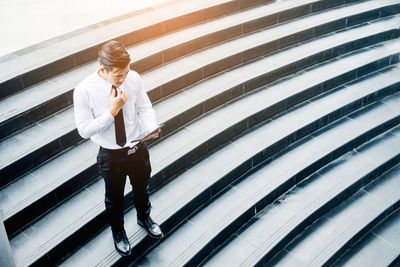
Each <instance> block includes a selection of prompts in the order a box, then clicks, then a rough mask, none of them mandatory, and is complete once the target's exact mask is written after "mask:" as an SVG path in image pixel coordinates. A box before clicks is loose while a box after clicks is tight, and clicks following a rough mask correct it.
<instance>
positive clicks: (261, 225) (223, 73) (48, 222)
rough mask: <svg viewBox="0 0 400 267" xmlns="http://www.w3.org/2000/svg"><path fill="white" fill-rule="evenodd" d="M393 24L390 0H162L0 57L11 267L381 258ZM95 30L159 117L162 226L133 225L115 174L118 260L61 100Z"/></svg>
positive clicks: (390, 251) (90, 163)
mask: <svg viewBox="0 0 400 267" xmlns="http://www.w3.org/2000/svg"><path fill="white" fill-rule="evenodd" d="M399 26H400V2H399V1H398V0H366V1H354V0H353V1H345V0H319V1H317V0H291V1H289V0H286V1H262V0H257V1H256V0H236V1H233V0H218V1H215V0H213V1H211V0H210V1H204V0H202V1H200V0H198V1H197V0H196V1H193V0H192V1H188V0H174V1H171V2H170V3H168V4H165V5H161V6H158V8H156V9H149V10H145V11H143V12H141V13H140V12H139V13H138V14H134V15H133V16H126V17H119V18H118V19H115V20H112V21H108V22H105V23H104V24H102V25H96V27H92V28H90V29H85V30H82V31H79V32H75V33H73V34H69V35H66V36H62V37H60V41H59V42H58V43H54V42H53V43H44V44H41V45H38V46H37V47H32V48H31V49H30V50H29V49H28V50H27V51H25V53H23V54H21V55H19V56H9V57H5V58H2V60H1V61H0V66H1V68H2V69H4V70H5V71H4V72H3V73H2V74H1V76H0V92H1V94H0V97H1V98H0V105H1V107H2V108H1V111H0V113H1V114H0V138H1V141H0V151H1V152H2V153H0V176H1V179H0V211H1V212H2V216H3V218H4V224H5V227H6V230H7V233H8V237H9V240H10V244H11V248H12V250H13V253H14V257H15V260H16V262H17V265H18V266H29V265H36V266H49V265H60V264H61V265H64V266H111V265H115V266H127V265H133V266H134V265H141V266H147V265H156V266H165V265H174V266H181V265H190V266H191V265H197V264H203V265H212V266H220V265H222V264H223V265H241V264H242V265H249V266H250V265H257V264H258V265H263V264H277V265H288V266H289V265H290V266H301V265H304V266H309V265H315V266H320V265H324V264H325V265H330V264H337V265H342V264H352V263H353V262H357V263H365V262H366V263H368V264H371V265H372V261H370V257H371V256H369V255H370V253H369V252H368V251H371V250H379V251H384V252H385V253H379V254H378V253H376V255H375V254H374V257H375V258H374V260H375V262H380V263H382V264H385V265H390V264H395V263H396V261H398V260H399V256H400V252H399V242H400V236H399V235H398V234H397V236H396V235H393V234H391V233H392V232H395V233H397V232H396V231H397V230H396V226H398V223H397V222H398V217H399V216H398V214H399V212H398V210H399V209H398V207H399V206H398V205H399V203H400V202H399V199H400V193H399V192H398V190H394V189H395V188H397V187H396V185H397V186H398V185H399V184H398V183H399V182H400V181H399V178H400V176H399V166H400V165H399V160H400V156H399V152H400V128H399V127H400V126H399V124H400V93H399V91H400V65H399V61H400V38H399V37H400V27H399ZM110 39H117V40H120V41H121V42H123V43H124V44H125V45H126V46H127V47H128V50H129V52H130V54H131V56H132V58H133V62H132V65H131V67H132V68H133V69H135V70H137V71H138V72H140V73H141V74H142V77H143V79H144V82H145V86H146V88H147V92H148V94H149V96H150V98H151V100H152V102H153V106H154V109H155V111H156V114H157V117H158V121H159V122H160V123H165V124H166V126H165V127H164V128H163V132H162V136H161V138H159V140H157V141H155V142H153V143H149V146H150V149H149V150H150V155H151V162H152V169H153V172H152V179H151V190H152V195H151V201H152V206H153V211H152V217H153V218H154V219H155V220H156V221H157V222H159V223H160V224H161V227H162V229H163V230H164V232H165V233H166V234H167V236H166V237H165V238H164V239H162V240H159V241H158V240H153V239H151V238H149V237H148V236H147V235H146V233H145V231H144V230H143V229H141V228H140V227H139V226H138V225H137V224H136V214H135V211H134V210H133V209H132V196H131V188H130V186H128V184H127V186H126V190H125V192H126V199H125V200H126V201H125V208H126V215H125V228H126V230H127V234H128V237H129V239H130V242H131V244H132V247H133V254H132V255H130V256H129V257H125V258H121V257H120V256H119V254H118V253H116V252H115V250H114V246H113V242H112V236H111V231H110V229H109V226H108V224H107V222H106V219H105V208H104V184H103V181H102V179H101V177H100V176H99V173H98V171H97V167H96V165H95V158H96V153H97V150H98V147H96V145H94V144H93V143H91V142H90V141H87V140H82V139H81V138H80V136H79V135H78V134H77V131H76V128H75V124H74V120H73V107H72V92H73V88H74V86H75V85H76V84H77V83H78V82H79V81H80V80H82V79H83V78H84V77H85V76H86V75H88V74H90V73H92V72H93V71H96V67H97V64H98V63H97V62H96V61H95V59H96V54H97V49H98V48H99V47H100V46H101V44H102V43H104V42H105V41H107V40H110ZM366 207H368V208H366ZM350 218H351V219H350ZM397 228H398V227H397ZM377 237H379V238H377ZM380 237H382V238H380ZM382 240H384V241H385V242H382ZM315 244H318V246H316V245H315Z"/></svg>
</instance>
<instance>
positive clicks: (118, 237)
mask: <svg viewBox="0 0 400 267" xmlns="http://www.w3.org/2000/svg"><path fill="white" fill-rule="evenodd" d="M113 238H114V246H115V250H117V252H118V253H119V254H120V255H121V256H128V255H129V254H131V244H130V243H129V240H128V238H127V237H126V233H125V230H121V231H118V232H113Z"/></svg>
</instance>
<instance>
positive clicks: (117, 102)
mask: <svg viewBox="0 0 400 267" xmlns="http://www.w3.org/2000/svg"><path fill="white" fill-rule="evenodd" d="M115 92H116V93H115ZM127 100H128V97H127V96H126V94H125V92H124V91H122V90H121V89H119V88H117V89H113V92H112V93H111V105H110V113H111V115H113V117H115V116H117V114H118V112H119V111H120V110H121V108H122V107H123V106H124V105H125V103H126V101H127Z"/></svg>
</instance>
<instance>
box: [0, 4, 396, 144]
mask: <svg viewBox="0 0 400 267" xmlns="http://www.w3.org/2000/svg"><path fill="white" fill-rule="evenodd" d="M379 1H380V2H376V1H370V2H368V1H367V2H361V3H356V4H351V5H346V6H343V7H340V8H337V9H333V10H328V11H325V12H319V13H317V14H313V15H309V16H306V17H304V18H301V21H292V22H288V23H283V24H279V25H278V26H276V27H275V26H274V27H271V28H269V29H267V30H266V31H259V32H256V33H252V34H248V35H246V36H242V37H241V38H237V39H234V40H231V41H227V42H225V43H223V44H218V45H216V46H213V47H209V48H208V49H204V50H202V51H200V52H197V53H194V54H191V55H189V56H187V57H184V58H181V59H179V60H176V61H174V62H171V63H169V64H166V65H164V66H161V67H159V68H157V69H156V70H153V71H150V72H148V73H146V74H144V75H143V79H144V81H145V85H146V88H147V90H148V94H149V97H150V99H151V100H152V101H158V100H160V99H162V98H163V97H166V96H168V95H171V94H173V93H176V92H177V91H179V90H181V89H183V88H184V87H186V86H189V85H191V84H193V83H196V82H198V81H200V80H202V79H205V78H207V77H209V76H211V75H214V74H216V73H219V72H222V71H224V70H226V69H228V68H231V67H234V66H237V65H240V64H243V63H246V62H247V61H249V60H251V59H254V58H255V57H260V56H263V55H266V54H268V53H271V52H274V51H277V50H279V49H282V48H285V47H287V46H289V45H293V44H296V43H298V42H301V41H305V40H309V39H312V38H315V37H318V36H320V35H322V34H326V33H329V32H333V31H336V30H339V29H343V28H346V27H350V26H353V24H354V23H355V22H357V23H359V22H363V21H364V20H365V18H364V17H365V16H366V18H367V20H373V19H377V18H379V14H380V12H381V10H383V9H385V8H386V7H388V6H391V5H393V1H394V0H379ZM398 5H399V6H400V4H398ZM372 11H373V12H372ZM371 12H372V13H371ZM374 14H375V15H374ZM362 15H364V17H363V16H362ZM359 17H363V18H364V19H363V20H361V21H359V20H358V19H357V18H359ZM352 18H353V20H352ZM299 25H301V27H300V28H299ZM266 26H268V24H267V25H266ZM397 35H398V33H397ZM392 38H393V37H392ZM145 45H147V44H145ZM158 46H160V45H158ZM150 49H151V45H150ZM320 56H321V55H320ZM318 60H321V59H319V58H318V57H317V58H313V59H312V60H311V61H312V62H309V63H308V64H311V63H314V64H315V63H316V62H315V61H317V62H320V61H318ZM194 62H195V63H194ZM96 66H97V65H96V63H93V64H92V65H91V66H86V67H85V68H86V69H92V70H91V71H87V72H85V73H86V75H87V74H88V73H91V72H93V71H95V70H96ZM286 71H288V70H286ZM295 71H296V70H292V72H290V71H289V72H290V73H293V72H295ZM83 73H84V72H83V70H80V71H79V75H80V76H79V77H77V75H76V72H71V74H72V75H73V76H75V78H73V79H75V84H77V83H78V82H79V81H80V80H82V79H83V78H84V77H85V76H86V75H83ZM62 80H69V81H70V80H71V77H56V78H54V81H50V82H48V83H43V84H40V85H39V86H38V87H35V88H32V89H31V90H27V91H26V92H22V93H24V94H29V95H31V98H30V99H31V100H30V101H27V100H26V98H24V97H21V96H20V95H21V94H22V93H20V94H17V95H14V96H11V97H9V98H7V99H5V100H4V101H2V103H1V104H3V103H4V106H5V107H7V108H8V107H9V108H8V109H10V110H5V111H4V113H3V116H2V124H1V129H2V131H0V134H1V133H3V134H7V133H9V132H10V131H12V132H13V131H16V130H18V129H20V128H21V127H24V126H27V125H29V124H30V123H32V120H37V119H40V118H44V116H47V115H48V114H49V112H50V111H53V112H55V111H57V109H60V108H64V107H66V106H68V105H70V104H71V90H72V87H71V86H70V82H69V83H68V86H57V88H56V90H52V91H51V90H49V87H53V85H52V83H53V82H54V83H58V84H60V82H61V83H63V81H62ZM43 92H47V95H46V96H45V97H43ZM22 95H23V94H22ZM36 95H39V96H38V97H37V96H36ZM7 103H14V105H10V104H7ZM15 103H17V105H16V104H15ZM6 104H7V105H6ZM16 106H17V108H15V107H16ZM3 126H4V127H3ZM0 138H4V136H1V135H0Z"/></svg>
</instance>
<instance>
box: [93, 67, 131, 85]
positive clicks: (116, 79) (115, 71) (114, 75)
mask: <svg viewBox="0 0 400 267" xmlns="http://www.w3.org/2000/svg"><path fill="white" fill-rule="evenodd" d="M99 72H100V74H101V76H102V77H103V78H104V79H105V80H107V81H109V82H110V83H112V84H113V85H115V86H116V87H119V86H121V84H123V83H124V81H125V79H126V76H127V75H128V72H129V64H128V65H127V66H126V68H124V69H119V68H116V67H113V68H112V70H110V71H107V70H106V69H105V68H104V66H100V69H99Z"/></svg>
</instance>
